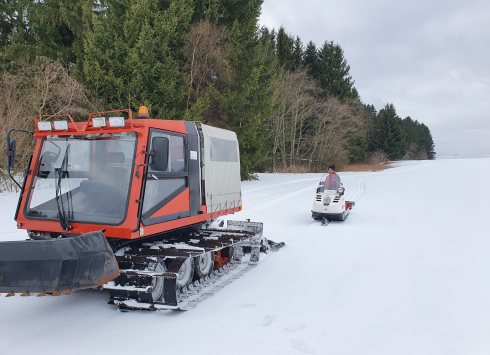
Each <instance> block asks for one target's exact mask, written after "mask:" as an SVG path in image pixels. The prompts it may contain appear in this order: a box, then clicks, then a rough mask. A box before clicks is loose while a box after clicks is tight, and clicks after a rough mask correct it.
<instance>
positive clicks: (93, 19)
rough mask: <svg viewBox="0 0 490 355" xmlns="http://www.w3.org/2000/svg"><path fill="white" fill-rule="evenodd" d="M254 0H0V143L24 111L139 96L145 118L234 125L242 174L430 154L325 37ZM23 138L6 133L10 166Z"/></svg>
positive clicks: (73, 111)
mask: <svg viewBox="0 0 490 355" xmlns="http://www.w3.org/2000/svg"><path fill="white" fill-rule="evenodd" d="M262 2H263V0H69V1H68V0H43V1H39V0H0V9H1V10H0V112H1V115H2V116H1V117H2V125H1V126H0V139H1V141H2V142H5V141H6V135H7V131H8V130H9V129H10V128H17V129H24V130H33V129H34V119H33V118H34V116H35V115H57V114H70V115H72V116H73V117H74V118H75V119H76V120H83V121H85V120H87V117H88V114H89V113H90V112H97V111H109V110H117V109H127V108H130V109H132V110H133V112H137V111H138V108H139V107H140V106H142V105H145V106H147V107H148V109H149V112H150V117H151V118H156V119H167V120H182V119H183V120H190V121H201V122H203V123H206V124H209V125H213V126H216V127H221V128H225V129H230V130H233V131H234V132H236V134H237V136H238V140H239V144H240V158H241V169H242V170H241V172H242V178H243V179H249V178H250V177H251V176H253V175H252V174H253V173H254V172H266V171H271V172H276V171H278V172H285V171H294V169H299V170H297V171H310V172H322V171H325V170H326V168H327V167H328V165H330V164H336V165H337V166H338V167H340V168H342V166H345V165H347V164H355V163H361V162H367V161H370V160H371V161H372V160H373V159H378V160H380V161H383V160H384V161H388V160H400V159H434V158H435V155H436V153H435V148H434V142H433V140H432V136H431V133H430V130H429V128H428V127H427V126H426V125H424V124H423V123H422V122H418V121H417V120H416V119H412V118H411V117H405V118H402V117H399V116H398V114H397V112H396V109H395V106H394V105H393V103H386V105H385V106H384V107H380V108H375V107H374V106H373V105H372V104H370V103H366V102H363V101H362V100H361V97H360V93H358V91H357V89H356V87H355V80H354V79H355V78H353V77H352V75H351V74H350V66H349V64H348V62H347V58H346V57H345V56H344V51H343V50H342V47H341V45H340V44H339V43H336V42H335V39H331V38H330V39H325V42H324V43H323V44H322V45H321V46H318V45H316V44H314V43H313V42H312V41H309V39H301V38H299V37H297V36H294V35H293V34H290V33H289V32H288V31H287V29H286V28H282V27H281V28H279V29H271V28H266V27H262V26H260V25H259V22H258V20H259V16H260V11H261V5H262ZM31 144H32V142H30V141H29V138H28V137H25V136H22V137H21V136H19V138H18V142H17V145H18V148H17V150H18V152H17V155H18V157H17V162H16V166H15V168H16V169H17V170H18V171H19V172H20V171H22V170H23V169H24V168H25V166H26V164H27V160H28V157H29V154H30V152H31V150H32V146H31ZM4 160H6V159H3V160H2V162H1V163H0V171H1V174H2V175H3V174H4V173H5V170H6V162H5V161H4Z"/></svg>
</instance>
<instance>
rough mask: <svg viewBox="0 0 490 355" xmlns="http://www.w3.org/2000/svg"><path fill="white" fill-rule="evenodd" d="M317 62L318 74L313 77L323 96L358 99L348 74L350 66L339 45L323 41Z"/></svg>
mask: <svg viewBox="0 0 490 355" xmlns="http://www.w3.org/2000/svg"><path fill="white" fill-rule="evenodd" d="M318 62H319V66H318V73H316V76H314V77H315V79H317V80H318V83H319V84H320V86H321V87H322V88H323V90H324V92H325V96H333V97H336V98H338V99H340V100H344V99H357V98H358V97H359V95H358V93H357V90H355V88H354V81H353V80H352V76H351V75H350V73H349V71H350V66H349V65H348V64H347V60H346V59H345V57H344V51H343V50H342V48H341V47H340V45H339V44H334V43H333V42H332V41H330V42H329V41H325V43H324V44H323V46H322V47H321V48H320V49H319V50H318Z"/></svg>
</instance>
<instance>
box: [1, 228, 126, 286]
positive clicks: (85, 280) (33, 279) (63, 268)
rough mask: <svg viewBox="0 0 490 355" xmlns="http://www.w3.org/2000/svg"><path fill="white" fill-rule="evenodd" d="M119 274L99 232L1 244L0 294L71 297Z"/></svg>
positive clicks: (109, 250)
mask: <svg viewBox="0 0 490 355" xmlns="http://www.w3.org/2000/svg"><path fill="white" fill-rule="evenodd" d="M118 275H119V267H118V264H117V262H116V258H115V256H114V253H113V252H112V249H111V247H110V246H109V244H108V243H107V240H106V238H105V236H104V234H102V232H100V231H96V232H90V233H86V234H82V235H79V236H76V237H70V238H63V239H53V240H27V241H13V242H2V243H0V293H8V295H7V296H13V295H14V294H15V293H22V294H23V295H29V294H30V293H40V294H53V295H59V294H60V293H65V294H71V293H72V292H73V291H76V290H80V289H85V288H92V287H96V286H101V285H103V284H105V283H106V282H109V281H111V280H113V279H114V278H116V277H117V276H118Z"/></svg>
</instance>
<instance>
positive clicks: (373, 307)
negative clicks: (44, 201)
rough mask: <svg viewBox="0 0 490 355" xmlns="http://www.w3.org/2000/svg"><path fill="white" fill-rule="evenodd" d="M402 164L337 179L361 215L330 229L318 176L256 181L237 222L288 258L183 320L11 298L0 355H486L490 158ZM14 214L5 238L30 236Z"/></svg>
mask: <svg viewBox="0 0 490 355" xmlns="http://www.w3.org/2000/svg"><path fill="white" fill-rule="evenodd" d="M399 165H400V166H399V167H396V168H394V169H389V170H385V171H382V172H376V173H340V174H339V175H340V176H341V178H342V181H343V183H344V186H345V187H346V196H347V198H348V199H350V200H354V201H355V202H356V206H355V207H354V208H353V210H352V212H351V214H350V215H349V217H348V218H347V220H346V221H345V222H336V221H333V222H331V223H330V224H329V225H328V226H326V227H322V226H321V225H320V222H319V221H318V222H314V221H313V219H312V218H311V212H310V210H311V207H312V204H313V199H314V196H315V189H316V186H317V184H318V181H319V177H320V176H321V174H259V181H247V182H244V183H243V184H242V189H243V208H244V209H243V211H242V212H240V213H238V214H235V215H233V216H231V217H230V218H231V219H237V220H245V219H246V218H250V219H251V220H252V221H262V222H264V232H265V236H266V237H267V238H269V239H272V240H274V241H285V242H286V246H285V247H284V248H283V249H281V250H280V251H278V252H277V253H273V254H269V255H266V256H265V257H262V260H261V262H260V263H259V265H258V266H257V267H255V268H253V269H251V270H250V271H249V272H248V273H246V274H245V275H243V276H242V277H241V278H239V279H237V280H235V281H234V282H233V283H232V284H230V285H227V286H226V287H224V288H223V289H222V290H220V291H219V292H218V293H216V294H215V295H213V296H212V297H210V298H208V299H206V300H205V301H203V302H202V303H200V304H199V305H198V306H197V307H196V308H194V309H192V310H190V311H188V312H175V311H160V312H144V311H137V312H121V311H118V310H117V309H116V308H115V307H114V306H111V305H108V304H107V300H108V293H107V292H104V291H94V290H87V291H80V292H76V293H75V294H73V295H71V296H65V295H62V296H60V297H51V296H47V297H20V296H16V297H10V298H6V297H3V296H2V297H0V354H15V355H22V354H84V355H86V354H146V353H150V354H214V353H216V352H224V353H227V354H247V355H251V354H302V353H305V354H376V355H380V354H390V355H391V354H397V355H398V354H417V355H419V354H444V355H448V354H490V337H489V334H490V238H489V237H490V218H489V214H488V211H489V209H488V207H487V205H486V202H487V201H489V200H490V186H489V183H488V180H489V178H488V176H489V175H490V159H467V160H462V159H461V160H460V159H458V160H438V161H423V162H406V163H401V164H399ZM16 203H17V197H16V196H15V195H14V194H3V195H0V212H1V214H0V216H1V217H0V240H15V239H23V238H25V231H17V230H16V227H15V222H14V221H13V219H12V218H13V214H14V212H15V207H16ZM262 256H263V255H262Z"/></svg>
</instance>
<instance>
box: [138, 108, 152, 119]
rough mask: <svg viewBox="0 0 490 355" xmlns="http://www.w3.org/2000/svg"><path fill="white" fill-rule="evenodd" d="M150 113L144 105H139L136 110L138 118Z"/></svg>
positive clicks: (147, 115)
mask: <svg viewBox="0 0 490 355" xmlns="http://www.w3.org/2000/svg"><path fill="white" fill-rule="evenodd" d="M148 117H150V114H149V113H148V108H147V107H146V106H141V107H140V109H139V110H138V118H148Z"/></svg>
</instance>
